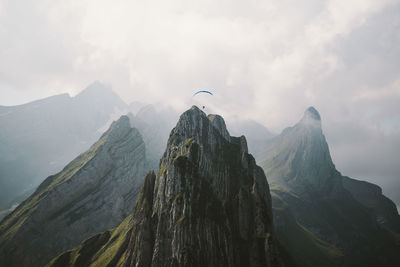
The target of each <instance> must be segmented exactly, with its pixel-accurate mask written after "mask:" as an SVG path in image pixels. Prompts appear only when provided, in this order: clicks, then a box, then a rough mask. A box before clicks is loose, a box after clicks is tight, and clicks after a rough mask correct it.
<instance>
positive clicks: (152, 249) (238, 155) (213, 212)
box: [50, 107, 284, 266]
mask: <svg viewBox="0 0 400 267" xmlns="http://www.w3.org/2000/svg"><path fill="white" fill-rule="evenodd" d="M127 220H128V222H125V224H124V225H122V226H120V227H118V228H117V230H114V231H115V232H111V233H110V234H108V236H110V237H107V236H106V234H102V235H98V236H95V237H93V238H92V239H93V240H94V241H95V240H103V238H104V239H105V241H104V242H103V243H102V245H93V246H91V247H90V246H86V247H85V245H84V244H82V245H81V246H79V247H77V248H75V249H74V250H72V251H69V252H66V253H64V254H62V255H60V256H59V257H57V258H55V259H54V260H53V261H52V262H51V263H50V265H51V266H64V265H63V264H64V263H66V262H68V263H69V264H70V265H73V266H78V264H77V263H76V255H78V254H80V253H81V252H80V251H89V249H90V248H91V249H92V250H90V251H91V253H90V254H86V256H85V264H86V265H89V264H93V265H99V264H100V265H103V266H106V265H113V266H115V265H117V266H120V265H122V266H282V265H284V263H283V260H282V257H281V254H280V249H279V247H278V246H279V244H278V242H277V241H276V240H275V235H274V230H273V222H272V213H271V197H270V194H269V187H268V183H267V180H266V178H265V175H264V172H263V171H262V169H261V168H260V167H258V166H257V165H256V164H255V160H254V158H253V157H252V156H251V155H250V154H248V152H247V144H246V139H245V138H244V137H243V136H242V137H232V136H229V134H228V131H227V130H226V128H225V123H224V121H223V119H222V118H221V117H220V116H217V115H211V116H209V117H207V116H206V115H205V114H204V113H203V112H202V111H201V110H200V109H198V108H197V107H192V108H191V109H190V110H188V111H186V112H185V113H183V114H182V115H181V117H180V119H179V122H178V123H177V125H176V127H175V128H174V129H173V130H172V132H171V135H170V138H169V140H168V145H167V149H166V150H165V153H164V155H163V157H162V159H161V161H160V168H159V172H158V174H157V176H156V175H154V174H153V173H150V174H149V175H148V176H147V177H146V179H145V182H144V185H143V188H142V191H141V193H140V194H139V196H138V199H137V201H136V206H135V209H134V212H133V215H132V217H131V218H128V219H127ZM123 229H124V230H123ZM121 232H125V233H127V234H126V235H125V236H121V235H120V234H118V233H121ZM111 236H118V237H115V238H112V237H111ZM92 239H90V240H92ZM115 240H119V241H115ZM127 240H128V242H127ZM94 241H93V242H92V241H90V242H91V243H95V242H94ZM87 242H89V240H88V241H87ZM103 244H104V245H103ZM105 255H108V257H107V259H108V260H105V259H106V257H105Z"/></svg>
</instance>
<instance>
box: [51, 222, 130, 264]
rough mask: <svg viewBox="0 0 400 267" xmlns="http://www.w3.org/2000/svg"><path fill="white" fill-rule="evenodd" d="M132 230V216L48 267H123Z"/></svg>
mask: <svg viewBox="0 0 400 267" xmlns="http://www.w3.org/2000/svg"><path fill="white" fill-rule="evenodd" d="M131 229H132V215H130V216H128V217H126V218H125V219H124V220H123V221H122V223H121V224H120V225H119V226H118V227H117V228H115V229H113V230H109V231H105V232H103V233H100V234H97V235H95V236H93V237H91V238H89V239H87V240H86V241H84V242H82V244H80V245H79V246H78V247H76V248H74V249H72V250H69V251H66V252H64V253H62V254H61V255H59V256H57V257H56V258H54V259H53V260H52V261H50V262H49V263H48V264H47V265H46V266H54V267H56V266H60V267H61V266H121V264H122V263H123V259H124V258H125V254H124V252H125V251H126V247H127V245H128V241H129V236H130V234H129V233H130V231H131Z"/></svg>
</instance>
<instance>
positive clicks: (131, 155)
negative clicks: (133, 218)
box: [0, 116, 146, 266]
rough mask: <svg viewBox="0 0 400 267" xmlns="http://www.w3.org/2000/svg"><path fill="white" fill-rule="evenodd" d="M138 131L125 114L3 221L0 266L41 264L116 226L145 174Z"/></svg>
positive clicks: (142, 148)
mask: <svg viewBox="0 0 400 267" xmlns="http://www.w3.org/2000/svg"><path fill="white" fill-rule="evenodd" d="M145 161H146V159H145V147H144V143H143V140H142V138H141V136H140V134H139V132H138V131H137V130H136V129H134V128H131V127H130V124H129V119H128V117H126V116H122V117H121V118H120V119H119V120H118V121H116V122H114V123H112V125H111V126H110V128H109V130H108V131H107V132H106V133H104V134H103V135H102V137H101V138H100V139H99V141H98V142H96V143H95V144H94V145H93V146H92V147H91V148H90V149H89V150H88V151H86V152H85V153H83V154H81V155H80V156H79V157H77V158H76V159H75V160H73V161H72V162H71V163H70V164H68V165H67V166H66V167H65V168H64V169H63V170H62V171H61V172H59V173H58V174H56V175H53V176H50V177H48V178H47V179H46V180H45V181H44V182H43V183H42V184H41V185H40V186H39V187H38V189H37V190H36V191H35V193H33V194H32V195H31V196H30V197H29V198H28V199H27V200H25V201H24V202H23V203H22V204H21V205H20V206H19V207H18V208H17V209H16V210H15V211H14V212H12V213H11V214H10V215H9V216H7V217H6V218H4V220H3V221H2V223H1V225H0V251H1V253H0V265H2V266H40V265H42V264H44V263H46V262H47V261H48V260H49V259H51V258H52V257H54V256H55V255H57V253H60V252H62V251H64V250H66V249H69V248H72V247H73V246H75V245H77V244H79V242H81V241H82V240H84V239H85V238H87V237H89V236H91V235H93V234H95V233H98V232H101V231H104V230H106V229H109V228H111V227H114V226H116V225H118V224H119V223H120V222H121V221H122V220H123V218H125V217H126V216H127V215H128V214H129V212H130V211H131V209H132V204H131V203H132V202H133V200H134V199H135V197H136V195H137V193H138V191H139V187H140V184H141V181H142V179H143V176H144V173H145V171H146V170H145Z"/></svg>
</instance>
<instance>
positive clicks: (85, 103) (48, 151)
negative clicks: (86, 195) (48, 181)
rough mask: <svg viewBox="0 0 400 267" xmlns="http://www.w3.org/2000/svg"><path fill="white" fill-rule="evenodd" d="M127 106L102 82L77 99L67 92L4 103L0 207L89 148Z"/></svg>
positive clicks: (0, 136) (0, 116) (0, 121)
mask: <svg viewBox="0 0 400 267" xmlns="http://www.w3.org/2000/svg"><path fill="white" fill-rule="evenodd" d="M125 108H126V105H125V103H124V102H123V101H122V100H121V99H120V98H119V96H118V95H116V94H115V93H114V92H113V91H112V90H111V88H109V87H107V86H105V85H103V84H101V83H99V82H95V83H92V84H91V85H89V86H88V87H87V88H86V89H85V90H83V91H82V92H81V93H79V94H78V95H76V96H74V97H70V96H69V95H68V94H62V95H56V96H52V97H49V98H45V99H41V100H37V101H34V102H30V103H27V104H24V105H19V106H10V107H4V106H0V124H1V128H0V143H1V146H0V209H3V208H8V207H9V206H10V204H11V203H12V202H11V201H12V200H13V199H14V198H16V197H18V196H19V195H21V194H23V193H24V192H26V191H27V190H33V189H34V188H35V187H36V186H37V185H38V184H39V183H40V182H42V180H43V179H44V178H45V177H46V176H48V175H50V174H53V173H55V172H58V171H59V170H60V169H61V168H62V167H63V166H65V165H66V164H67V163H68V162H69V161H70V160H72V159H73V158H74V157H76V156H77V155H78V154H79V153H81V152H83V151H85V150H86V149H88V148H89V146H90V145H91V144H92V143H94V142H95V141H96V140H97V139H98V138H99V136H100V135H101V134H102V132H103V130H102V129H101V128H104V127H106V126H107V124H108V123H110V122H111V121H112V119H113V118H114V117H113V114H114V113H117V114H119V112H120V110H123V109H125ZM114 116H115V115H114ZM104 130H106V128H105V129H104ZM25 197H27V195H25ZM22 200H23V199H20V200H18V202H20V201H22Z"/></svg>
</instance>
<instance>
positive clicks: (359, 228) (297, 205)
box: [258, 107, 400, 266]
mask: <svg viewBox="0 0 400 267" xmlns="http://www.w3.org/2000/svg"><path fill="white" fill-rule="evenodd" d="M258 162H259V163H260V165H261V166H262V167H263V168H264V170H265V173H266V175H267V177H268V179H269V181H270V183H271V195H272V198H273V199H272V202H273V212H274V222H275V225H276V231H277V236H278V238H279V240H280V241H281V242H282V243H283V244H284V246H285V247H286V248H287V249H288V250H289V252H290V253H291V254H292V255H293V256H294V258H295V260H296V262H297V263H299V264H300V265H302V266H321V265H324V266H329V265H330V266H398V265H399V264H400V255H399V254H398V251H400V246H399V245H400V243H399V233H400V232H399V227H400V223H399V222H400V221H399V219H400V217H399V214H398V213H397V210H396V207H395V205H394V204H393V202H391V201H390V200H389V199H388V198H386V197H385V196H383V195H382V191H381V190H380V188H379V187H378V186H376V185H372V184H370V183H366V182H361V181H357V180H355V179H351V178H348V177H343V176H342V175H341V174H340V173H339V172H338V171H337V170H336V168H335V165H334V164H333V162H332V159H331V156H330V153H329V148H328V144H327V142H326V140H325V136H324V135H323V132H322V127H321V117H320V115H319V113H318V111H317V110H316V109H315V108H312V107H311V108H309V109H307V110H306V111H305V113H304V116H303V118H302V119H301V120H300V121H299V122H298V123H297V124H296V125H295V126H293V127H289V128H286V129H285V130H284V131H283V132H282V133H281V134H280V135H279V136H277V137H274V138H272V139H271V140H270V141H269V143H268V145H267V146H266V147H265V151H264V155H263V158H258Z"/></svg>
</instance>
